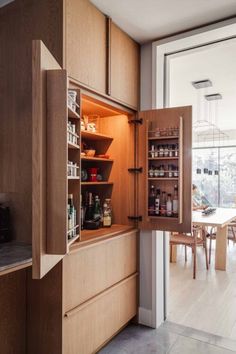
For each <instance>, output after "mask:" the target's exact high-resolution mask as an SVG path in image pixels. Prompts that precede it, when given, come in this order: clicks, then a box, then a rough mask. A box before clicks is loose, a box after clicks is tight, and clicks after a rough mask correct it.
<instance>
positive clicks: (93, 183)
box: [81, 182, 113, 186]
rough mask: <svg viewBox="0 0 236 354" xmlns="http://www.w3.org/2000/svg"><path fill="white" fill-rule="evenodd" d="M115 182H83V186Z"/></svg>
mask: <svg viewBox="0 0 236 354" xmlns="http://www.w3.org/2000/svg"><path fill="white" fill-rule="evenodd" d="M112 184H113V182H81V185H82V186H98V185H101V186H105V185H112Z"/></svg>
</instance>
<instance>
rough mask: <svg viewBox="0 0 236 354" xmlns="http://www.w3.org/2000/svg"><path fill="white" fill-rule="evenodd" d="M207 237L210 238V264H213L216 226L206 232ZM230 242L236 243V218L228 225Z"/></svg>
mask: <svg viewBox="0 0 236 354" xmlns="http://www.w3.org/2000/svg"><path fill="white" fill-rule="evenodd" d="M206 236H207V238H208V239H209V240H210V244H209V264H211V250H212V241H214V240H215V239H216V228H214V227H212V228H211V229H210V231H209V232H206ZM227 237H228V243H229V241H232V242H233V243H234V244H235V243H236V220H234V221H233V222H231V223H230V224H229V225H228V235H227Z"/></svg>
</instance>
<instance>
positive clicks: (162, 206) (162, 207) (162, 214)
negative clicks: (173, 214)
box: [160, 192, 166, 216]
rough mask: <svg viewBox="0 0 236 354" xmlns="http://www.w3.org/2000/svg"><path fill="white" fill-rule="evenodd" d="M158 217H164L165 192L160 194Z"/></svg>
mask: <svg viewBox="0 0 236 354" xmlns="http://www.w3.org/2000/svg"><path fill="white" fill-rule="evenodd" d="M160 215H161V216H166V192H162V194H161V205H160Z"/></svg>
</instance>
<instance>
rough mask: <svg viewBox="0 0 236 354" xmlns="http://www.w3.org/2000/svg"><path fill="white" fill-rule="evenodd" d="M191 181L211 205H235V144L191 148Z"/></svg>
mask: <svg viewBox="0 0 236 354" xmlns="http://www.w3.org/2000/svg"><path fill="white" fill-rule="evenodd" d="M193 183H194V184H196V185H197V187H198V188H199V190H200V191H201V193H202V194H203V195H204V196H205V197H206V198H207V200H208V201H209V202H210V204H211V205H212V206H219V207H228V208H229V207H236V146H233V147H214V148H197V149H193Z"/></svg>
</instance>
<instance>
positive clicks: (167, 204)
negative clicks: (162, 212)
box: [166, 194, 172, 216]
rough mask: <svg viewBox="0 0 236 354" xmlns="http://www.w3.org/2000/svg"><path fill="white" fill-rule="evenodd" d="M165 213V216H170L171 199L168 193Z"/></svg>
mask: <svg viewBox="0 0 236 354" xmlns="http://www.w3.org/2000/svg"><path fill="white" fill-rule="evenodd" d="M166 215H167V216H172V200H171V194H168V195H167V202H166Z"/></svg>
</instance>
